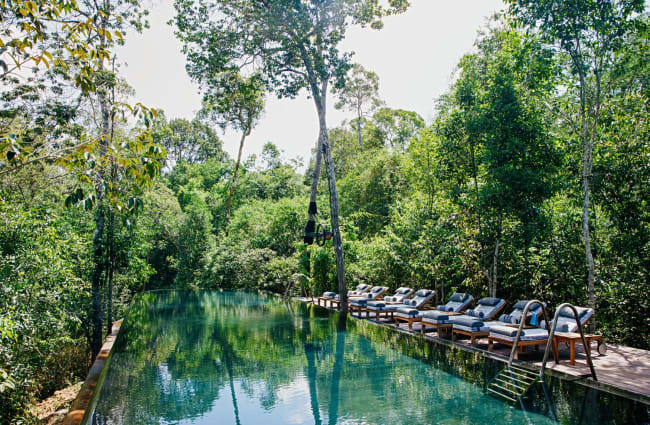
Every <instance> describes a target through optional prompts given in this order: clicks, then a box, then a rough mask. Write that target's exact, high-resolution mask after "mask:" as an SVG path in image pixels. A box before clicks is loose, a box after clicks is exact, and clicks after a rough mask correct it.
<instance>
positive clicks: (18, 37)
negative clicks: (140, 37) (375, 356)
mask: <svg viewBox="0 0 650 425" xmlns="http://www.w3.org/2000/svg"><path fill="white" fill-rule="evenodd" d="M223 3H230V2H223ZM241 3H246V2H241ZM279 3H282V2H279ZM343 3H345V4H346V5H347V4H353V3H355V2H353V1H346V2H343ZM506 3H507V4H508V8H507V9H506V12H505V13H504V14H503V15H499V16H495V17H494V18H492V19H491V20H490V21H489V23H488V24H487V25H486V26H485V27H484V28H483V29H482V30H481V31H480V32H479V34H478V36H477V38H476V42H475V46H474V49H473V51H472V52H471V53H468V54H466V55H465V56H463V57H462V59H461V60H460V62H459V63H458V65H457V68H456V69H455V70H454V78H453V83H452V84H451V86H450V87H449V89H448V91H447V93H446V94H445V95H444V96H442V97H440V98H439V99H437V101H436V103H435V104H432V105H431V107H432V110H435V113H434V118H433V121H432V122H426V120H425V119H423V117H421V116H419V115H418V114H417V113H415V112H412V111H409V110H403V109H393V108H391V107H389V106H387V105H386V104H385V103H384V102H383V101H382V99H381V98H380V97H379V94H378V92H379V87H380V84H381V81H380V80H379V77H378V76H377V75H376V74H375V73H373V72H372V71H370V70H366V69H364V68H363V67H362V66H360V65H354V66H352V63H351V59H350V57H349V56H347V55H342V54H340V52H338V50H336V49H337V47H336V46H337V43H338V41H340V39H341V38H342V35H341V34H343V33H344V30H345V28H344V27H343V28H342V29H337V30H336V31H339V32H332V33H331V34H335V35H332V36H331V37H329V38H326V39H322V40H321V39H317V40H316V41H314V40H311V39H310V40H311V41H310V43H316V44H318V43H322V45H323V46H324V47H323V50H324V51H326V52H329V53H328V54H327V55H326V56H327V58H328V59H327V60H331V57H333V56H332V54H333V55H334V56H336V55H342V56H340V57H339V56H337V57H338V58H339V59H340V60H337V61H333V62H336V63H335V65H336V66H334V65H332V64H331V63H330V64H329V65H327V66H325V65H323V66H321V67H320V68H319V71H318V72H319V74H318V81H316V82H318V83H319V84H322V85H320V86H319V85H318V84H315V83H314V81H310V80H309V78H307V77H305V78H307V79H306V80H305V81H302V80H300V81H301V82H297V81H298V80H292V79H289V80H290V81H288V80H287V79H282V78H280V77H278V78H277V79H276V80H275V81H272V80H270V79H268V78H264V75H252V76H251V75H247V76H241V75H233V74H232V73H225V72H222V71H223V69H220V70H219V72H217V73H214V74H211V73H209V72H208V71H209V70H210V69H211V68H210V67H216V66H218V64H215V59H214V58H212V57H209V56H205V55H202V54H201V52H200V51H198V50H197V49H196V48H195V47H192V46H193V44H192V43H196V42H197V39H201V37H203V38H205V37H207V36H206V35H205V34H201V33H200V31H198V30H197V27H196V26H193V25H192V21H191V19H190V18H191V16H192V13H191V11H190V10H189V9H190V8H192V7H194V6H193V4H194V3H193V2H191V1H189V0H188V1H181V0H178V1H177V2H176V7H177V10H179V15H178V17H177V18H176V22H175V25H176V28H177V35H178V36H179V37H180V38H181V39H183V41H184V43H185V46H186V49H185V52H186V54H187V57H188V72H189V74H190V76H192V78H194V79H195V80H196V81H198V82H199V83H200V85H201V87H202V93H203V94H204V105H205V106H204V109H203V110H201V111H200V112H199V113H198V114H197V116H196V118H194V119H193V120H186V119H176V118H172V117H167V116H166V115H165V113H164V111H160V110H155V109H150V108H147V107H146V106H144V105H140V104H137V103H135V104H134V103H133V99H134V95H135V94H134V93H133V90H132V89H131V88H130V87H129V85H128V81H124V80H123V79H122V78H121V77H120V72H119V67H118V66H116V63H117V62H119V61H117V60H116V58H115V56H114V54H113V53H112V51H113V49H114V47H115V46H116V45H117V44H123V43H124V42H126V43H128V40H126V39H125V38H124V34H126V32H127V31H134V30H135V31H143V30H144V31H146V28H147V26H148V25H147V22H146V16H147V13H146V11H145V10H144V9H142V7H141V6H140V4H139V3H138V2H136V1H118V0H104V1H103V2H100V3H95V2H83V3H82V2H80V3H79V4H74V5H72V4H71V3H68V2H66V1H63V0H41V1H35V2H30V1H9V2H3V4H2V21H1V22H0V26H2V29H3V32H2V44H1V45H0V46H2V47H1V50H0V54H1V55H2V56H1V61H0V68H1V70H0V72H1V73H2V74H1V75H2V77H1V78H2V93H1V100H0V423H2V424H5V423H6V424H9V423H33V422H36V421H37V420H36V419H35V418H34V417H33V415H32V413H30V410H29V409H30V406H31V405H32V404H33V403H34V402H35V401H36V400H39V399H42V398H44V397H47V396H48V395H50V394H52V393H53V392H54V391H55V390H57V389H60V388H62V387H64V386H66V385H67V384H69V383H71V382H75V381H77V380H79V379H80V378H83V377H84V376H85V373H86V371H87V368H88V366H89V364H90V363H89V362H90V361H91V359H92V357H93V355H92V353H96V352H97V350H98V348H99V345H98V344H101V341H102V339H103V337H102V335H104V334H105V333H106V332H107V331H108V329H109V328H110V326H111V323H112V321H113V320H114V319H115V318H120V317H123V315H124V314H125V312H126V310H127V308H128V306H129V303H130V301H131V299H132V298H133V296H134V295H135V294H136V293H138V292H142V291H146V290H152V289H166V288H181V289H189V290H204V289H221V288H228V289H230V288H235V289H249V290H255V289H263V290H270V291H275V292H283V291H284V289H285V287H286V285H287V284H288V282H290V281H292V280H293V279H294V275H295V274H304V275H306V276H307V277H308V278H307V283H308V285H309V289H310V291H311V292H312V293H314V294H318V293H321V292H323V291H325V290H337V288H338V284H339V282H340V281H341V278H342V277H341V276H337V270H342V269H341V268H340V267H337V257H338V259H339V260H342V259H343V258H344V260H345V269H344V270H345V276H344V278H345V282H347V285H348V286H353V285H356V284H358V283H362V282H363V283H370V284H381V285H386V286H390V287H391V288H392V289H395V288H397V287H400V286H410V287H413V288H432V289H435V290H436V291H437V297H438V299H439V300H442V299H446V297H447V296H448V294H450V293H452V292H453V291H464V292H469V293H471V294H472V295H473V296H474V297H475V298H477V297H481V296H488V295H490V296H494V295H497V296H499V297H503V298H506V299H507V300H509V301H510V302H516V301H517V300H519V299H523V298H531V297H534V298H538V299H541V300H544V301H546V302H547V303H548V304H549V305H550V306H557V305H559V304H560V303H562V302H573V303H575V304H577V305H590V306H593V307H594V308H595V310H596V320H595V321H594V323H593V326H595V330H597V331H598V332H600V333H603V334H604V335H605V339H606V340H607V341H610V342H615V343H622V344H627V345H631V346H634V347H639V348H645V349H648V348H650V345H649V344H650V319H649V317H648V313H647V312H648V307H649V305H648V299H647V298H646V296H647V293H648V290H649V289H650V285H649V282H650V209H649V208H648V206H649V205H650V122H649V121H648V117H649V113H648V112H649V111H648V107H649V105H650V80H649V77H650V69H648V67H649V66H650V46H649V42H650V32H649V31H650V30H649V28H648V24H650V21H649V20H648V16H647V15H646V14H645V11H644V2H643V1H631V0H628V1H623V0H619V1H613V2H582V1H577V2H562V1H547V2H536V1H532V0H531V1H515V0H512V1H508V2H506ZM391 4H392V6H393V9H390V10H388V9H386V10H377V11H374V12H373V11H368V10H365V9H364V10H365V12H367V13H368V15H367V16H366V15H363V14H361V15H359V14H355V13H357V12H358V11H357V12H355V11H354V10H352V9H345V10H344V11H343V12H341V13H348V14H349V15H350V16H354V20H352V21H350V24H360V25H368V26H371V27H373V28H375V27H376V28H380V27H381V21H380V18H381V17H382V16H385V15H388V14H392V13H403V12H405V11H406V12H405V13H408V11H407V5H406V2H397V1H396V2H391ZM233 7H234V6H233ZM346 7H350V8H351V7H352V6H346ZM181 11H182V12H183V13H180V12H181ZM365 12H364V13H365ZM375 12H376V13H375ZM283 13H285V12H283ZM359 16H361V17H359ZM364 16H365V18H364ZM549 16H554V17H557V18H558V19H550V18H549ZM89 17H90V19H89ZM199 18H200V16H199V17H198V18H197V19H199ZM364 19H365V20H364ZM336 22H339V21H336ZM336 22H335V23H334V24H332V23H331V22H330V23H329V24H330V25H335V24H336ZM341 22H342V21H341ZM346 22H348V21H346ZM567 22H569V23H571V25H569V24H567ZM339 23H340V22H339ZM336 25H338V24H336ZM347 25H348V23H345V24H344V26H347ZM17 27H20V28H22V31H13V32H12V29H15V28H17ZM195 30H196V31H195ZM192 31H195V32H194V33H193V32H192ZM331 34H330V35H331ZM213 41H214V40H213ZM217 42H218V40H217V41H215V43H217ZM229 42H232V39H229ZM255 42H256V41H255V40H252V41H251V43H255ZM312 47H313V46H312ZM222 49H225V50H228V49H230V50H228V51H231V50H236V49H234V48H233V47H232V46H222ZM323 50H320V49H314V52H316V53H318V54H320V55H323ZM251 51H252V50H251ZM332 52H334V53H332ZM285 53H286V55H287V56H285V57H289V56H290V55H291V54H290V53H287V52H285ZM316 53H314V54H316ZM422 54H426V55H435V54H436V53H435V51H426V49H423V51H422ZM291 57H293V56H291ZM118 59H119V58H118ZM269 60H271V59H269ZM328 63H329V62H328ZM291 66H293V65H291ZM328 66H330V67H329V68H328ZM268 67H269V70H270V71H269V72H276V71H277V69H274V68H272V67H271V65H268ZM213 70H214V69H213ZM294 71H296V72H297V73H295V75H299V74H298V73H299V72H301V71H300V70H299V69H295V70H294ZM450 71H451V70H450ZM305 72H306V71H305ZM211 75H218V76H219V78H216V77H215V78H212V77H209V76H211ZM224 75H225V76H224ZM305 75H307V74H305ZM292 78H293V77H292ZM301 78H302V77H301ZM328 81H329V82H331V83H332V84H331V88H328V86H327V84H326V83H327V82H328ZM312 83H314V84H312ZM323 83H325V84H323ZM274 84H275V86H274ZM303 88H307V89H308V90H312V91H311V92H310V94H311V95H312V96H313V97H314V99H321V100H324V98H325V95H326V94H327V93H329V95H330V97H331V98H333V99H334V100H335V102H336V107H337V108H340V109H343V110H346V111H349V120H347V121H345V122H342V123H339V124H338V126H334V125H333V124H330V123H327V128H325V129H323V128H321V138H320V139H319V140H320V141H323V140H325V141H326V142H327V143H328V145H327V146H329V148H328V149H329V150H328V151H327V155H325V154H323V157H324V161H325V167H323V168H321V165H320V163H321V158H320V157H321V155H320V151H319V150H317V149H314V150H313V156H312V158H310V159H309V162H308V163H302V160H300V159H290V158H287V157H286V155H284V153H283V150H282V146H281V145H279V144H275V143H273V142H269V143H267V144H266V145H265V146H264V149H263V151H262V152H261V154H259V155H248V156H244V157H242V150H241V148H240V151H239V157H238V158H232V157H231V156H230V155H228V154H227V153H226V152H225V151H224V150H223V145H222V141H221V140H220V136H219V135H220V130H221V129H224V128H232V129H235V130H239V131H241V134H242V138H241V146H244V143H245V139H246V136H248V135H249V134H250V133H251V132H252V131H255V124H256V122H257V121H258V120H259V117H260V115H261V113H262V111H263V108H264V97H265V96H266V95H268V94H269V93H275V94H277V95H279V96H283V97H292V96H295V95H296V94H297V93H299V92H300V91H301V90H302V89H303ZM292 90H293V91H292ZM316 104H317V109H318V113H319V118H322V120H321V121H320V122H321V124H322V123H325V122H326V121H325V115H324V110H321V108H319V104H318V102H316ZM322 105H324V101H323V103H322ZM321 115H322V116H321ZM287 131H291V130H290V128H288V129H287ZM323 134H326V135H327V137H326V138H325V139H323ZM319 146H321V145H319ZM323 152H325V149H323ZM314 175H315V176H316V178H315V179H313V178H312V177H313V176H314ZM334 175H335V176H336V181H335V182H333V181H332V176H334ZM314 183H317V191H315V192H314V191H313V190H311V188H313V187H314ZM333 189H335V191H337V194H336V196H334V197H333V196H332V190H333ZM310 194H311V195H312V200H314V201H315V202H316V204H317V205H318V206H319V211H318V214H317V215H314V214H311V216H310V217H311V218H312V219H315V220H316V221H317V222H319V223H322V224H325V225H326V227H328V228H330V229H332V224H330V223H333V225H334V226H335V227H337V226H340V227H339V231H338V233H337V232H335V234H338V236H339V238H340V244H341V252H339V251H338V249H337V247H336V243H337V241H336V240H334V241H333V242H328V243H326V244H325V245H324V246H318V245H316V244H313V245H306V244H305V243H304V242H303V233H304V229H305V223H306V222H307V219H308V214H307V207H308V206H309V202H310ZM333 199H336V202H337V203H336V208H338V209H339V212H338V216H337V217H336V218H337V221H336V222H334V220H332V218H333V217H331V216H330V209H329V208H327V206H328V205H334V204H333V203H332V202H333ZM335 239H336V238H335ZM343 255H344V257H343Z"/></svg>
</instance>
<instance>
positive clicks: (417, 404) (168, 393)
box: [91, 291, 648, 425]
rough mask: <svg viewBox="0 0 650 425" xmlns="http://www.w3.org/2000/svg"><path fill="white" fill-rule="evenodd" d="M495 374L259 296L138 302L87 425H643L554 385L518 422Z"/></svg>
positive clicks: (629, 409) (492, 368) (628, 412)
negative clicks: (491, 389)
mask: <svg viewBox="0 0 650 425" xmlns="http://www.w3.org/2000/svg"><path fill="white" fill-rule="evenodd" d="M432 366H433V367H432ZM499 367H501V364H498V362H494V361H492V360H490V359H486V358H485V357H483V356H480V355H477V354H476V353H469V352H467V351H464V350H457V349H453V348H450V347H448V346H445V345H444V344H439V343H434V342H430V341H429V342H426V341H423V340H422V339H420V338H417V337H414V336H413V335H406V334H403V333H399V332H395V331H394V330H393V329H388V328H386V327H382V326H377V325H374V324H371V323H370V322H367V321H359V320H356V319H350V318H346V317H345V316H341V315H339V314H338V313H335V312H329V311H326V310H324V309H321V308H316V307H314V306H312V305H307V304H304V303H288V304H283V303H281V302H279V301H278V300H277V299H276V298H275V297H273V296H269V295H264V294H255V293H241V292H201V293H192V292H178V291H170V292H158V293H155V294H152V293H149V294H144V295H143V296H141V297H139V298H138V299H137V300H136V302H134V304H133V307H132V308H131V311H130V312H129V315H128V317H127V319H126V320H125V323H124V325H123V326H122V331H121V332H120V335H119V337H118V339H117V341H116V343H115V347H114V353H113V355H112V359H111V364H110V366H109V369H108V371H107V374H106V378H105V380H104V384H103V387H102V388H101V392H100V394H99V397H98V401H97V404H96V408H95V411H94V414H93V416H92V419H91V420H92V423H93V424H97V425H99V424H102V425H104V424H106V425H112V424H161V423H167V424H172V423H173V424H183V425H185V424H194V425H203V424H206V425H207V424H213V423H232V424H237V425H240V424H242V423H244V424H254V423H264V424H269V425H272V424H287V423H291V424H316V425H322V424H324V423H327V424H335V423H342V422H346V423H359V424H362V423H373V424H393V423H398V424H399V423H409V424H411V423H412V424H418V423H448V424H451V423H491V422H493V421H494V418H499V421H500V422H501V423H503V424H528V423H531V422H532V423H535V424H545V423H549V424H550V423H556V420H555V417H556V415H555V411H557V416H558V418H557V420H558V421H559V422H560V423H563V424H564V423H567V424H578V423H581V422H582V421H585V423H643V422H648V419H647V418H648V412H647V409H646V408H645V406H644V405H639V404H638V403H637V404H635V403H633V402H630V401H629V400H626V399H622V398H620V397H618V398H616V397H614V396H612V395H607V394H605V395H604V394H603V393H601V392H598V391H595V392H594V393H593V394H587V393H586V392H585V389H584V388H583V387H581V386H576V385H575V384H573V383H569V382H566V381H562V380H559V379H552V380H551V381H550V382H549V383H548V388H546V389H545V388H543V387H542V386H540V387H539V388H537V389H531V394H530V397H529V398H527V400H526V404H525V406H524V408H525V410H526V413H524V409H523V408H512V407H511V406H510V405H507V404H504V403H502V402H501V401H499V400H496V399H494V398H492V397H489V396H486V395H485V394H484V391H483V388H485V386H486V385H487V383H488V382H489V380H490V379H491V378H492V376H494V374H496V372H497V371H498V368H499ZM545 391H546V392H547V393H545ZM584 396H588V397H587V398H583V397H584ZM547 399H552V400H553V403H550V404H549V403H548V402H547V401H546V400H547ZM549 406H550V407H549ZM554 409H555V410H554Z"/></svg>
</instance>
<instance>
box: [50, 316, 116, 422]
mask: <svg viewBox="0 0 650 425" xmlns="http://www.w3.org/2000/svg"><path fill="white" fill-rule="evenodd" d="M122 323H123V319H120V320H118V321H116V322H114V323H113V327H112V328H111V333H110V334H108V336H106V340H105V341H104V344H103V345H102V348H101V349H100V350H99V354H97V357H96V358H95V361H94V362H93V365H92V366H91V367H90V370H89V371H88V376H86V380H85V381H84V383H83V385H82V386H81V389H80V390H79V394H77V397H76V398H75V399H74V401H73V402H72V405H71V406H70V410H69V411H68V414H67V415H66V416H65V418H64V419H63V422H62V425H80V424H82V423H86V422H87V420H88V416H89V415H90V413H91V412H92V407H93V403H94V402H95V401H96V399H97V395H98V394H99V391H97V390H98V389H100V388H101V386H102V382H103V380H104V376H105V375H106V370H107V369H108V368H107V366H108V363H109V362H110V358H111V354H112V352H113V346H114V344H115V341H116V339H117V336H118V334H119V333H120V329H121V327H122Z"/></svg>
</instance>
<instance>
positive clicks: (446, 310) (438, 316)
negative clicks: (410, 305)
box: [420, 292, 474, 335]
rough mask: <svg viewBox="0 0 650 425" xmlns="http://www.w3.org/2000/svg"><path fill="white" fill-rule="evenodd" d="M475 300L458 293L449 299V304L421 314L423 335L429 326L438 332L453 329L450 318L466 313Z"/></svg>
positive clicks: (467, 295) (468, 295)
mask: <svg viewBox="0 0 650 425" xmlns="http://www.w3.org/2000/svg"><path fill="white" fill-rule="evenodd" d="M473 299H474V298H473V297H472V296H471V295H470V294H465V293H460V292H456V293H454V294H453V295H452V296H451V297H449V301H447V304H444V305H439V306H438V307H437V309H436V310H427V311H422V312H420V317H421V318H422V323H421V327H420V331H421V332H422V335H424V334H425V330H426V329H425V328H426V327H427V326H429V327H432V328H435V329H436V330H438V332H440V331H441V330H443V329H451V326H452V323H451V321H450V320H449V317H450V316H453V315H456V314H458V313H460V312H462V311H464V310H465V309H466V308H467V307H468V306H469V304H470V303H471V302H472V300H473Z"/></svg>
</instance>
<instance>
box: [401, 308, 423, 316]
mask: <svg viewBox="0 0 650 425" xmlns="http://www.w3.org/2000/svg"><path fill="white" fill-rule="evenodd" d="M395 313H397V314H399V315H400V316H407V317H417V315H418V313H419V310H418V309H417V308H408V307H399V308H397V309H395Z"/></svg>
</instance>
